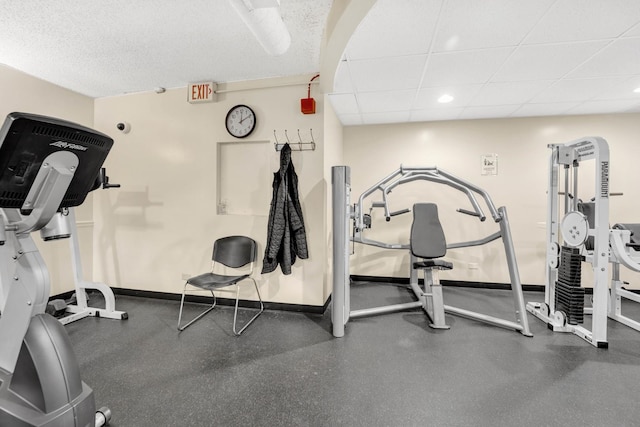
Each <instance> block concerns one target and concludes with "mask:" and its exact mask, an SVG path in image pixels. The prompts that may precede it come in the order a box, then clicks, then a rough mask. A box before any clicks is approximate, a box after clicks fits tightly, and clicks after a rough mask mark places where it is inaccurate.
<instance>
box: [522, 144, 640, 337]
mask: <svg viewBox="0 0 640 427" xmlns="http://www.w3.org/2000/svg"><path fill="white" fill-rule="evenodd" d="M549 148H550V149H551V156H550V159H549V185H548V194H547V198H548V210H547V235H546V237H547V258H546V265H545V272H546V283H545V300H544V302H529V303H527V310H528V311H529V312H530V313H532V314H533V315H534V316H536V317H537V318H539V319H540V320H542V321H544V322H545V323H546V324H547V325H548V326H549V328H550V329H552V330H553V331H555V332H566V333H573V334H575V335H577V336H579V337H581V338H582V339H584V340H585V341H587V342H588V343H590V344H592V345H593V346H595V347H598V348H608V346H609V343H608V339H607V321H608V320H607V319H612V320H615V321H617V322H620V323H622V324H624V325H626V326H628V327H630V328H632V329H635V330H637V331H640V322H638V321H637V320H634V319H631V318H629V317H628V316H625V315H624V314H623V313H622V300H623V298H624V299H627V300H630V301H634V302H637V303H640V295H638V294H636V293H634V292H631V291H629V290H627V289H625V286H626V285H627V284H628V283H625V282H624V281H622V280H621V278H620V267H621V266H624V267H626V268H628V269H629V270H631V271H634V272H640V224H615V225H614V226H613V227H611V228H610V226H609V224H610V223H609V198H610V197H611V196H620V195H622V193H612V192H610V191H609V171H610V162H609V145H608V143H607V141H606V140H605V139H603V138H601V137H584V138H581V139H577V140H575V141H571V142H568V143H565V144H551V145H549ZM588 160H594V166H595V186H594V189H593V194H595V196H594V197H593V198H592V199H591V200H590V201H589V202H582V201H581V200H580V199H579V198H578V168H579V167H580V164H581V163H582V162H585V161H588ZM560 168H563V169H564V174H563V175H564V191H559V190H560V188H559V186H560V183H559V181H560V177H561V174H560V171H559V170H560ZM571 182H572V184H571ZM558 196H562V197H561V199H562V202H563V205H564V206H563V207H564V210H563V216H562V218H560V201H559V197H558ZM583 263H587V264H589V265H590V266H591V269H592V271H593V282H592V287H593V296H592V297H591V298H590V300H591V306H590V307H585V295H584V294H585V289H584V288H582V286H581V285H582V277H581V267H582V264H583ZM609 268H611V284H610V286H609ZM585 315H590V316H591V329H588V328H587V327H586V326H584V323H585V322H584V316H585Z"/></svg>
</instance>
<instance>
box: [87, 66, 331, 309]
mask: <svg viewBox="0 0 640 427" xmlns="http://www.w3.org/2000/svg"><path fill="white" fill-rule="evenodd" d="M310 77H312V76H299V77H297V78H289V79H273V80H266V81H253V82H242V83H234V84H226V85H220V86H219V88H218V89H219V91H220V92H221V93H220V95H219V98H218V101H217V102H215V103H208V104H189V103H187V100H186V98H187V92H186V88H179V89H173V90H168V91H167V92H166V93H164V94H156V93H141V94H132V95H125V96H118V97H110V98H101V99H97V100H96V101H95V127H96V128H97V129H98V130H101V131H103V132H105V133H108V134H111V135H113V136H114V137H115V140H116V143H115V146H114V148H113V150H112V152H111V155H110V156H109V158H108V159H107V162H106V167H107V170H108V173H109V175H110V176H111V179H112V180H113V181H114V182H118V183H120V184H121V185H122V188H120V189H115V190H109V191H101V192H97V193H96V195H95V221H96V224H97V225H98V227H97V229H96V233H95V240H94V251H95V253H96V257H95V260H94V271H95V278H96V279H97V280H102V281H105V282H106V283H108V284H110V285H111V286H115V287H123V288H131V289H141V290H150V291H160V292H170V293H179V292H181V291H182V286H183V283H184V281H183V280H182V275H183V274H193V275H195V274H198V273H202V272H205V271H207V270H208V268H209V266H210V257H211V247H212V243H213V241H214V240H215V239H217V238H219V237H222V236H226V235H232V234H245V235H248V236H251V237H253V238H254V239H255V240H257V241H258V244H259V258H260V262H259V264H258V268H261V266H262V256H263V254H264V245H265V243H266V238H267V216H266V215H224V214H218V213H217V206H216V204H217V198H216V191H217V188H218V183H217V179H218V177H217V173H216V165H217V161H218V159H217V155H218V150H217V143H219V142H230V141H231V142H234V141H235V142H236V143H238V144H241V143H243V142H244V141H240V140H236V139H234V138H232V137H231V136H229V135H228V134H227V132H226V130H225V126H224V120H225V116H226V114H227V111H228V110H229V109H230V108H231V107H232V106H234V105H236V104H246V105H249V106H250V107H251V108H253V109H254V111H255V112H256V114H257V123H258V125H257V128H256V130H255V131H254V133H253V134H252V135H251V136H250V137H249V138H247V139H246V140H248V141H269V142H270V143H273V142H274V130H275V131H276V134H277V135H278V139H279V140H280V141H282V140H284V138H285V134H284V131H285V129H286V130H287V131H288V135H289V137H290V139H291V141H292V142H293V141H297V140H298V135H297V130H298V129H300V134H301V136H302V138H303V140H305V141H306V140H308V139H309V138H310V132H309V129H311V128H312V129H313V136H314V137H315V141H316V143H317V146H316V150H315V151H304V152H294V153H293V155H292V159H293V163H294V166H295V168H296V171H297V174H298V177H299V191H300V194H301V202H302V208H303V213H304V219H305V223H306V228H307V239H308V244H309V251H310V258H309V259H308V260H299V261H297V262H296V264H295V265H294V267H293V274H292V275H290V276H284V275H283V274H282V273H281V272H280V269H278V270H276V271H275V272H273V273H269V274H265V275H263V276H262V277H261V279H260V287H261V292H262V296H263V299H265V300H267V301H272V302H285V303H291V304H308V305H322V304H323V303H324V302H325V300H326V298H327V297H328V295H327V292H326V286H325V285H324V284H325V283H326V274H327V271H326V262H327V253H326V222H325V216H326V210H325V193H326V183H325V166H324V150H325V137H324V135H323V132H324V125H323V108H324V101H323V98H322V96H320V95H319V94H318V93H317V89H314V88H312V96H314V97H315V99H316V102H317V107H316V108H317V114H315V115H303V114H302V113H301V112H300V98H303V97H305V96H306V93H307V85H306V82H308V81H309V79H310ZM289 84H294V85H293V86H287V85H289ZM120 121H126V122H129V123H130V124H131V132H130V133H129V134H126V135H125V134H122V133H119V132H118V131H116V130H115V125H116V123H118V122H120ZM333 129H335V126H334V128H333ZM332 132H335V130H332ZM255 156H256V157H260V159H259V160H256V159H255V158H253V159H247V161H246V162H239V163H238V164H234V165H233V167H235V168H237V169H238V170H240V171H242V170H243V168H251V165H253V164H255V162H258V163H259V162H260V161H262V162H265V163H266V164H267V167H268V169H269V170H270V171H271V172H275V171H277V169H278V165H279V153H278V152H276V151H275V149H273V148H271V149H270V150H268V151H267V155H266V156H265V154H264V151H256V154H255ZM265 157H266V158H265ZM247 165H249V166H247ZM252 172H253V171H252V170H248V171H247V174H250V173H252ZM271 179H272V175H271V176H268V177H266V178H265V179H264V180H263V182H262V183H261V185H262V191H264V192H266V193H267V194H268V197H267V200H269V201H270V199H271ZM226 184H227V186H226V188H229V187H228V183H226ZM247 184H250V187H249V188H251V189H252V191H253V190H254V189H255V183H254V182H251V183H247V182H236V183H232V185H235V189H236V191H237V192H238V193H239V194H243V193H246V194H247V197H250V194H249V192H248V191H247ZM232 188H233V187H232ZM267 203H268V202H267ZM263 211H264V212H268V207H267V209H264V210H263ZM242 297H243V298H247V299H255V295H254V294H253V293H251V292H248V293H247V294H245V295H243V296H242Z"/></svg>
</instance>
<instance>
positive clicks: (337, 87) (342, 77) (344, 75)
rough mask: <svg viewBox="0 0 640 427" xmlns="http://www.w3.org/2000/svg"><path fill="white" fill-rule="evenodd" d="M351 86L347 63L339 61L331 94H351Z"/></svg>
mask: <svg viewBox="0 0 640 427" xmlns="http://www.w3.org/2000/svg"><path fill="white" fill-rule="evenodd" d="M353 91H354V89H353V84H352V83H351V74H350V72H349V63H348V62H347V61H340V63H339V64H338V68H337V69H336V75H335V78H334V79H333V92H336V93H346V92H353Z"/></svg>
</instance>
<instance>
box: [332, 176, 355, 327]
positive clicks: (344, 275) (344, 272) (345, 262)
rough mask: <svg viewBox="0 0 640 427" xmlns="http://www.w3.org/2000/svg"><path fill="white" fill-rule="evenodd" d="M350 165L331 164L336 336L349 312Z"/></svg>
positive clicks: (334, 322) (333, 296) (333, 308)
mask: <svg viewBox="0 0 640 427" xmlns="http://www.w3.org/2000/svg"><path fill="white" fill-rule="evenodd" d="M349 173H350V170H349V167H348V166H334V167H332V168H331V182H332V196H331V197H332V211H333V213H332V215H333V216H332V218H333V295H332V297H331V298H332V311H331V321H332V324H333V336H335V337H342V336H344V325H345V324H346V323H347V321H348V320H349V319H348V317H347V316H348V313H349V237H348V236H349V214H348V209H349V194H348V191H347V186H348V185H349Z"/></svg>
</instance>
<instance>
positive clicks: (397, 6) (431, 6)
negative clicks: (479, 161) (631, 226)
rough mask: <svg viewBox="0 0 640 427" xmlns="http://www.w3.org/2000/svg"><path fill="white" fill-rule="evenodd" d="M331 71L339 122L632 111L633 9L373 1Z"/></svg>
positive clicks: (632, 1)
mask: <svg viewBox="0 0 640 427" xmlns="http://www.w3.org/2000/svg"><path fill="white" fill-rule="evenodd" d="M336 73H337V74H336V79H335V86H334V90H333V92H332V93H331V94H330V99H331V102H332V104H333V106H334V109H335V110H336V112H337V114H338V116H339V117H340V120H341V121H342V123H343V124H345V125H359V124H374V123H392V122H410V121H435V120H456V119H480V118H497V117H527V116H546V115H565V114H566V115H573V114H599V113H624V112H640V93H638V92H634V89H638V88H640V1H638V0H609V1H601V0H536V1H530V0H484V1H478V0H444V1H441V0H401V1H399V0H378V1H377V3H376V4H375V5H374V6H373V7H372V9H371V10H370V12H369V14H368V15H367V16H366V17H365V19H364V20H363V21H362V22H361V23H360V25H359V27H358V28H357V29H356V30H355V32H354V33H353V35H352V37H351V39H350V41H349V43H348V45H347V48H346V51H345V53H344V56H343V59H342V61H341V63H340V65H339V67H338V69H337V72H336ZM638 90H639V91H640V89H638ZM445 94H446V95H449V97H450V98H452V100H451V101H450V102H448V103H441V102H438V100H439V99H440V98H441V97H442V96H443V95H445Z"/></svg>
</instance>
